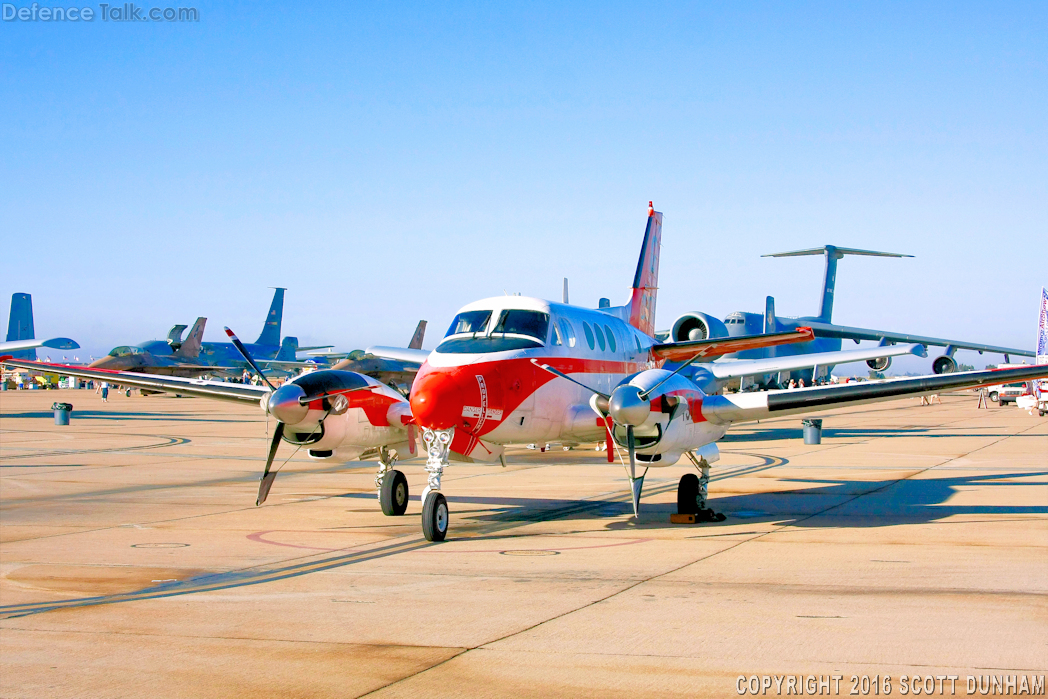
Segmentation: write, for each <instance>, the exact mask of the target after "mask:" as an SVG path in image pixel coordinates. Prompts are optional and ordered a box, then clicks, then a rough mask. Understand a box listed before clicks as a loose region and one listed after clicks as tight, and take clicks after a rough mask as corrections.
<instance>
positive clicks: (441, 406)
mask: <svg viewBox="0 0 1048 699" xmlns="http://www.w3.org/2000/svg"><path fill="white" fill-rule="evenodd" d="M622 310H623V309H618V308H609V309H600V310H594V309H588V308H582V307H579V306H571V305H567V304H560V303H554V302H551V301H545V300H542V299H535V298H527V297H520V296H501V297H494V298H489V299H483V300H481V301H477V302H475V303H471V304H469V305H468V306H465V307H463V308H462V309H461V310H460V311H459V312H458V313H457V314H456V316H455V319H454V320H453V321H452V324H451V327H450V328H449V329H448V332H447V334H446V335H445V337H444V340H443V341H442V342H441V343H440V344H439V345H438V346H437V348H436V349H435V350H434V351H433V352H432V353H431V354H430V356H429V358H428V360H427V361H426V362H425V363H424V364H423V365H422V368H421V369H420V370H419V372H418V375H417V376H416V378H415V382H414V384H413V385H412V390H411V408H412V414H413V416H414V419H415V421H416V422H417V423H418V425H419V426H420V427H423V428H432V429H448V428H450V427H454V428H456V433H455V437H454V441H453V443H452V450H453V451H454V452H456V453H458V454H461V455H464V456H467V457H470V458H474V459H477V460H487V459H486V458H485V457H486V456H490V455H492V454H494V456H495V457H497V453H496V451H495V450H493V449H492V448H491V447H492V445H507V444H522V443H530V442H549V441H593V440H599V439H602V438H603V437H604V435H605V426H604V422H603V419H602V418H601V417H600V415H599V414H598V413H597V412H596V411H595V410H594V409H593V408H592V407H591V406H590V404H589V401H590V397H591V396H592V395H593V393H592V392H591V391H589V390H587V389H586V388H584V387H582V386H579V385H577V384H574V383H572V382H570V381H567V380H564V379H561V378H558V377H556V376H554V375H553V374H551V373H550V372H548V371H546V370H544V369H542V368H541V367H540V366H538V365H539V364H546V365H549V366H550V367H553V368H554V369H557V370H559V371H561V372H563V373H564V374H568V375H570V376H571V378H573V379H575V380H576V381H579V382H580V383H582V384H584V385H585V386H589V387H592V388H593V389H595V390H596V391H600V392H602V393H606V394H607V393H611V391H612V390H613V389H614V388H615V387H616V386H617V385H619V384H620V383H622V382H623V381H624V380H627V379H630V377H632V376H634V375H637V374H641V372H643V374H641V376H642V377H645V378H646V379H651V378H653V377H654V376H656V375H657V376H665V375H666V374H667V373H666V372H662V371H648V370H651V369H656V368H657V365H658V362H655V361H653V360H652V358H651V347H652V345H653V344H655V340H654V339H653V338H651V337H649V336H648V335H646V334H644V333H642V332H640V331H639V330H638V329H636V328H634V327H633V326H631V325H629V324H628V323H627V322H626V321H625V320H623V318H622V314H621V311H622ZM671 381H673V382H674V383H672V384H668V385H667V386H666V390H665V392H666V393H675V394H676V395H677V396H678V398H674V399H670V400H669V401H667V402H668V403H674V402H675V401H679V402H681V403H690V405H691V406H693V407H696V408H697V407H698V406H700V405H701V399H702V395H703V394H702V391H701V390H699V389H698V387H697V386H696V385H695V384H694V383H692V382H691V381H689V380H688V379H686V378H685V377H680V376H678V377H674V379H672V380H671ZM653 383H654V381H652V384H653ZM667 408H668V409H667V411H666V412H665V413H662V412H658V411H653V416H652V417H651V419H650V422H651V424H650V425H648V424H647V423H646V425H645V426H646V427H647V428H648V430H647V432H645V430H644V429H643V428H641V429H638V436H639V439H640V442H641V444H639V445H638V447H639V448H638V453H641V454H643V453H645V451H652V452H654V451H658V444H657V443H658V442H659V439H654V440H651V439H649V440H647V442H645V438H646V437H652V436H657V437H659V436H661V438H667V437H669V427H670V425H669V423H670V422H671V420H672V418H674V417H676V418H678V422H679V424H680V425H681V426H683V425H684V423H685V417H684V415H683V413H682V412H680V410H679V409H677V408H676V403H675V404H674V405H672V406H667ZM656 412H658V414H655V413H656ZM692 412H694V416H695V418H696V421H699V422H701V412H700V411H698V410H695V411H690V409H689V413H688V416H687V422H691V418H692ZM675 413H676V415H675ZM660 420H661V421H662V423H664V424H662V426H661V427H655V424H656V423H659V422H660ZM718 429H719V428H718ZM648 433H651V434H648ZM720 434H722V432H721V433H720ZM720 434H718V435H717V437H719V436H720ZM615 437H616V441H617V442H621V439H620V435H618V434H615ZM714 439H715V438H714ZM710 441H712V440H710ZM644 443H648V444H650V445H651V447H652V449H650V450H646V449H645V448H644V446H643V444H644ZM498 453H500V452H498ZM678 456H679V454H678Z"/></svg>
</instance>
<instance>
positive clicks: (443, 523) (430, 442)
mask: <svg viewBox="0 0 1048 699" xmlns="http://www.w3.org/2000/svg"><path fill="white" fill-rule="evenodd" d="M454 436H455V428H454V427H449V428H448V429H446V430H433V429H429V428H428V427H427V428H423V430H422V442H423V443H424V444H425V445H426V473H427V474H428V476H429V478H428V482H427V484H426V489H425V490H423V491H422V533H423V534H424V535H425V537H426V540H428V541H444V537H446V536H447V534H448V520H449V516H448V501H447V499H446V498H445V497H444V495H443V494H442V493H441V492H440V477H441V476H443V475H444V467H445V466H447V465H448V463H449V461H448V451H449V450H450V449H451V439H452V437H454Z"/></svg>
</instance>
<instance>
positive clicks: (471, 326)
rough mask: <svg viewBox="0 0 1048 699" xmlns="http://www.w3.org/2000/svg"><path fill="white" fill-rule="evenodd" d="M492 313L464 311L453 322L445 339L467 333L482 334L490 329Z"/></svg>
mask: <svg viewBox="0 0 1048 699" xmlns="http://www.w3.org/2000/svg"><path fill="white" fill-rule="evenodd" d="M490 319H491V311H463V312H462V313H459V314H458V315H457V316H455V319H454V320H453V321H451V327H450V328H448V332H447V333H446V334H445V335H444V337H450V336H451V335H463V334H466V333H482V332H484V331H485V330H486V329H487V327H488V321H489V320H490Z"/></svg>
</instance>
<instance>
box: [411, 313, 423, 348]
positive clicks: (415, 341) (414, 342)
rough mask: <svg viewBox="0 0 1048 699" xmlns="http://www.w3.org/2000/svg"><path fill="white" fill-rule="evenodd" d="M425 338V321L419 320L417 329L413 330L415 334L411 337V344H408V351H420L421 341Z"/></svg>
mask: <svg viewBox="0 0 1048 699" xmlns="http://www.w3.org/2000/svg"><path fill="white" fill-rule="evenodd" d="M425 337H426V321H424V320H420V321H419V322H418V327H416V328H415V334H414V335H412V336H411V342H409V343H408V349H413V350H420V349H422V341H423V340H424V339H425Z"/></svg>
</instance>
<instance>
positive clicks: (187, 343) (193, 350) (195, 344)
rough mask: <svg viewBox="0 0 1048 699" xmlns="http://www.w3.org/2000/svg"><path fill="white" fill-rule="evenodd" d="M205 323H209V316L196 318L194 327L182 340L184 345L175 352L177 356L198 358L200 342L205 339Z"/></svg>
mask: <svg viewBox="0 0 1048 699" xmlns="http://www.w3.org/2000/svg"><path fill="white" fill-rule="evenodd" d="M205 324H207V318H197V319H196V322H195V323H193V329H192V330H190V331H189V335H187V336H186V339H185V340H183V341H182V346H181V347H179V348H178V350H177V351H176V352H175V356H178V357H186V358H187V359H196V358H197V357H199V356H200V343H201V342H202V341H203V339H204V325H205ZM183 327H185V326H183Z"/></svg>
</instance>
